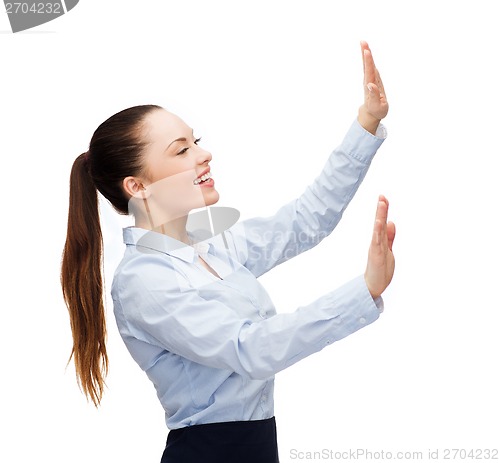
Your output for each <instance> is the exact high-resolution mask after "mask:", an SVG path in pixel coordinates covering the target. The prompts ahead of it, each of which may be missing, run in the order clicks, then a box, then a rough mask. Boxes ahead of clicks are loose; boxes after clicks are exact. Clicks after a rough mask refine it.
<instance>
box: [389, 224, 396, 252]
mask: <svg viewBox="0 0 500 463" xmlns="http://www.w3.org/2000/svg"><path fill="white" fill-rule="evenodd" d="M395 237H396V225H395V224H394V222H389V223H388V224H387V245H388V246H389V250H390V251H392V245H393V243H394V238H395Z"/></svg>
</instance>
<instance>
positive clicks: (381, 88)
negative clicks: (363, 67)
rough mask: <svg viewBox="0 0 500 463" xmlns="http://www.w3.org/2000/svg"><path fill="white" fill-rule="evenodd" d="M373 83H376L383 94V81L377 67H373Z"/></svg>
mask: <svg viewBox="0 0 500 463" xmlns="http://www.w3.org/2000/svg"><path fill="white" fill-rule="evenodd" d="M375 83H376V84H377V85H378V88H379V90H380V92H381V93H383V94H384V95H385V89H384V83H383V82H382V78H381V77H380V73H379V72H378V69H375Z"/></svg>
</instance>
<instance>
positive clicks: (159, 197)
mask: <svg viewBox="0 0 500 463" xmlns="http://www.w3.org/2000/svg"><path fill="white" fill-rule="evenodd" d="M195 178H196V171H195V170H194V169H188V170H184V171H182V172H177V173H175V174H171V175H169V176H166V177H165V178H162V179H161V180H158V181H156V182H155V183H154V184H152V185H151V186H150V188H151V192H152V193H153V195H154V196H155V197H156V201H157V202H159V203H161V204H162V205H164V206H165V207H168V208H174V209H183V208H185V207H190V206H192V203H193V202H195V203H198V202H202V201H203V191H202V189H201V188H200V187H198V186H196V185H194V184H193V180H194V179H195Z"/></svg>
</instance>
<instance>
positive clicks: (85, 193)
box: [61, 153, 108, 407]
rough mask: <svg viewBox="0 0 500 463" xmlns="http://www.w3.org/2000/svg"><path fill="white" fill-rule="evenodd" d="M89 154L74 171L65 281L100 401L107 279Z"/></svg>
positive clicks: (89, 387) (87, 380)
mask: <svg viewBox="0 0 500 463" xmlns="http://www.w3.org/2000/svg"><path fill="white" fill-rule="evenodd" d="M87 156H88V154H87V153H84V154H81V155H80V156H78V157H77V158H76V160H75V162H74V163H73V167H72V169H71V176H70V193H69V213H68V232H67V237H66V243H65V245H64V252H63V258H62V265H61V285H62V290H63V296H64V299H65V301H66V305H67V307H68V310H69V317H70V324H71V331H72V334H73V349H72V351H71V355H70V358H69V361H71V359H72V358H73V360H74V362H75V368H76V375H77V380H78V383H79V385H80V387H81V389H82V391H83V393H84V394H85V395H86V396H87V398H88V399H90V400H91V401H92V402H93V403H94V405H95V406H96V407H98V406H99V404H100V402H101V399H102V395H103V389H104V385H105V383H104V378H105V377H106V374H107V372H108V356H107V353H106V345H105V342H106V320H105V314H104V302H103V281H102V270H101V269H102V247H103V244H102V233H101V226H100V222H99V208H98V196H97V189H96V187H95V186H94V183H93V181H92V178H91V176H90V174H89V171H88V166H87V164H88V162H87Z"/></svg>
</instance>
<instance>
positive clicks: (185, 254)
mask: <svg viewBox="0 0 500 463" xmlns="http://www.w3.org/2000/svg"><path fill="white" fill-rule="evenodd" d="M190 236H191V235H190ZM123 242H124V243H125V244H126V245H132V246H136V247H137V248H139V249H140V248H145V249H152V250H155V251H158V252H162V253H164V254H168V255H169V256H172V257H177V258H179V259H181V260H183V261H185V262H189V263H193V262H194V261H195V260H196V258H197V257H198V255H200V254H201V255H204V254H205V255H206V254H207V253H208V252H210V251H211V249H212V247H213V244H212V243H207V242H206V241H199V242H195V243H194V244H193V245H188V244H186V243H183V242H182V241H179V240H176V239H175V238H172V237H170V236H167V235H164V234H163V233H158V232H155V231H151V230H145V229H144V228H138V227H127V228H124V229H123Z"/></svg>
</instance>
